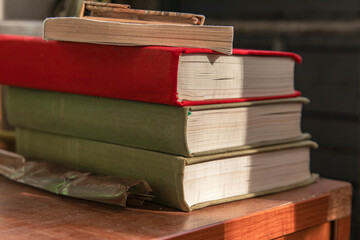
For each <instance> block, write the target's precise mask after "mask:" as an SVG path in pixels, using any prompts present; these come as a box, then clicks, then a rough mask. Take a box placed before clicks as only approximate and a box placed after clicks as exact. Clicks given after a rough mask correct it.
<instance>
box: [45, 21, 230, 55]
mask: <svg viewBox="0 0 360 240" xmlns="http://www.w3.org/2000/svg"><path fill="white" fill-rule="evenodd" d="M112 20H113V19H111V18H97V19H90V18H82V17H57V18H47V19H46V20H45V21H44V38H45V39H47V40H61V41H72V42H88V43H98V44H114V45H130V46H131V45H142V46H149V45H151V46H175V47H198V48H209V49H212V50H214V51H217V52H221V53H224V54H232V46H233V32H234V30H233V27H232V26H210V25H186V24H167V23H159V22H158V23H156V24H148V23H124V22H120V21H112Z"/></svg>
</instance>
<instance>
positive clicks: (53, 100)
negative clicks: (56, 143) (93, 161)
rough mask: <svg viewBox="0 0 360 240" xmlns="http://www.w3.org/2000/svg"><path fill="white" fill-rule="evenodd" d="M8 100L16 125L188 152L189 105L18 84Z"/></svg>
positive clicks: (125, 143)
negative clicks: (53, 90)
mask: <svg viewBox="0 0 360 240" xmlns="http://www.w3.org/2000/svg"><path fill="white" fill-rule="evenodd" d="M6 105H7V107H6V109H7V114H8V119H9V122H10V123H11V124H12V125H14V126H17V127H23V128H29V129H34V130H39V131H45V132H50V133H57V134H63V135H69V136H74V137H80V138H86V139H92V140H97V141H103V142H108V143H114V144H119V145H124V146H130V147H136V148H141V149H148V150H153V151H159V152H165V153H169V154H173V155H181V156H190V153H189V151H188V147H187V144H186V133H185V131H186V129H185V128H186V119H187V113H188V109H187V108H181V107H174V106H168V105H163V104H152V103H144V102H136V101H126V100H119V99H110V98H100V97H93V96H84V95H78V94H67V93H59V92H50V91H41V90H34V89H25V88H16V87H8V88H7V94H6Z"/></svg>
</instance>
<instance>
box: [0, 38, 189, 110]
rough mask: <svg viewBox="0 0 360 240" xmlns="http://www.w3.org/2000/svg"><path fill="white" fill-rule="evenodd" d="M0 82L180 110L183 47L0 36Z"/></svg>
mask: <svg viewBox="0 0 360 240" xmlns="http://www.w3.org/2000/svg"><path fill="white" fill-rule="evenodd" d="M0 43H1V48H0V83H1V84H4V85H11V86H18V87H26V88H35V89H43V90H51V91H59V92H68V93H77V94H84V95H92V96H100V97H109V98H119V99H127V100H136V101H144V102H153V103H160V104H168V105H174V106H181V104H180V103H179V102H178V101H177V98H176V88H177V84H176V82H177V70H178V62H179V56H180V54H181V52H182V51H183V48H170V47H169V48H164V47H120V46H107V45H95V44H85V43H71V42H60V41H59V42H58V41H45V40H43V39H41V38H39V37H25V36H6V35H3V36H0Z"/></svg>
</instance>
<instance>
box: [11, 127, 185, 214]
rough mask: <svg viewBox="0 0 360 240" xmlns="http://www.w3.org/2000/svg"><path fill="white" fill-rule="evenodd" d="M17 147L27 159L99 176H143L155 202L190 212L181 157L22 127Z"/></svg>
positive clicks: (17, 134)
mask: <svg viewBox="0 0 360 240" xmlns="http://www.w3.org/2000/svg"><path fill="white" fill-rule="evenodd" d="M16 148H17V152H18V153H19V154H21V155H23V156H25V157H26V158H27V159H37V160H43V161H49V162H54V163H59V164H63V165H66V166H68V167H71V168H73V169H74V170H78V171H89V172H92V173H95V174H100V175H106V176H118V177H122V178H134V179H143V180H145V181H147V182H148V183H149V184H150V186H151V188H152V189H153V194H154V195H155V199H154V201H156V202H159V203H161V204H164V205H167V206H170V207H175V208H178V209H182V210H184V211H189V208H188V206H187V205H186V204H185V202H184V200H183V199H184V198H183V176H184V167H185V160H184V159H183V158H180V157H175V156H172V155H168V154H163V153H158V152H152V151H146V150H141V149H136V148H129V147H123V146H120V145H115V144H109V143H103V142H97V141H91V140H86V139H81V138H75V137H69V136H63V135H55V134H49V133H45V132H40V131H32V130H27V129H21V128H17V129H16Z"/></svg>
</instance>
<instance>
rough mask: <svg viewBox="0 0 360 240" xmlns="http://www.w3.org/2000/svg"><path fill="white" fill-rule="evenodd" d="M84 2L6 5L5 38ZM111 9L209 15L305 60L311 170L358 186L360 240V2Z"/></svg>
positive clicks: (244, 36)
mask: <svg viewBox="0 0 360 240" xmlns="http://www.w3.org/2000/svg"><path fill="white" fill-rule="evenodd" d="M79 2H81V1H76V0H64V1H62V0H0V19H2V21H0V22H1V24H0V32H2V33H13V34H26V35H41V32H42V30H41V20H42V19H43V18H44V17H46V16H53V15H58V16H71V15H76V13H77V12H78V11H79ZM107 2H109V1H107ZM112 2H118V3H127V4H130V5H131V6H132V8H141V9H154V10H166V11H178V12H191V13H199V14H203V15H205V16H206V22H205V24H216V25H233V26H235V38H234V47H236V48H251V49H264V50H281V51H291V52H296V53H298V54H300V55H301V56H302V57H303V63H302V64H301V65H298V66H297V67H296V74H295V76H296V77H295V85H296V88H297V89H298V90H300V91H301V92H302V94H303V96H305V97H308V98H310V100H311V104H309V105H307V106H305V108H304V111H303V126H302V128H303V131H304V132H309V133H311V134H312V136H313V139H314V140H315V141H317V142H318V143H319V145H320V148H319V149H317V150H314V151H312V160H311V161H312V162H311V169H312V171H313V172H317V173H320V175H321V176H322V177H328V178H333V179H339V180H346V181H349V182H351V183H352V184H353V187H354V193H353V196H354V197H353V216H352V239H360V231H359V229H360V199H359V184H360V181H359V180H360V166H359V165H360V164H359V162H360V160H359V146H360V144H359V135H360V127H359V126H360V121H359V119H360V118H359V114H360V108H359V106H360V102H359V91H360V87H359V82H360V41H359V40H360V0H342V1H340V0H317V1H310V0H292V1H289V0H273V1H268V0H251V1H250V0H237V1H215V0H207V1H205V0H198V1H194V0H177V1H176V0H173V1H169V0H147V1H145V0H133V1H131V0H128V1H112ZM24 20H26V21H24Z"/></svg>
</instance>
